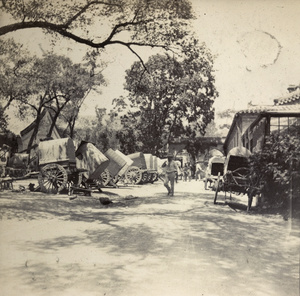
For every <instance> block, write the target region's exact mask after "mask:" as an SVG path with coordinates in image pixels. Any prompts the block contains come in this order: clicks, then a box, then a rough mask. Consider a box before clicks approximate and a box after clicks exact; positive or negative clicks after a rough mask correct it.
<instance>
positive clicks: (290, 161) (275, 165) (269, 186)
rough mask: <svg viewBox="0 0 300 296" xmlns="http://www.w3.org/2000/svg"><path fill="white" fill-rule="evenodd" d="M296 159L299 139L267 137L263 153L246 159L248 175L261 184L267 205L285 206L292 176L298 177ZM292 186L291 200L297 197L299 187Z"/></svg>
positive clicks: (298, 155) (285, 136)
mask: <svg viewBox="0 0 300 296" xmlns="http://www.w3.org/2000/svg"><path fill="white" fill-rule="evenodd" d="M298 135H299V134H298ZM299 157H300V138H299V136H297V135H295V134H292V135H291V134H279V135H278V134H271V135H270V136H269V137H268V138H267V140H266V143H265V146H264V148H263V150H262V151H261V152H256V153H253V155H252V156H251V157H250V160H251V162H250V164H251V172H252V175H254V176H257V177H258V178H259V179H260V180H261V181H263V182H264V183H265V186H264V191H263V193H264V196H265V197H266V199H267V202H268V203H269V204H270V205H280V204H285V203H286V202H287V200H288V197H289V190H290V189H291V185H292V184H291V182H292V180H293V176H294V172H296V174H299V173H300V161H299ZM295 185H296V186H295ZM293 186H294V193H293V196H294V197H296V196H298V197H299V196H300V184H299V183H298V184H295V182H294V184H293Z"/></svg>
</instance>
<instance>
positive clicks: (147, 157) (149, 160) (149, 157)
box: [144, 153, 153, 170]
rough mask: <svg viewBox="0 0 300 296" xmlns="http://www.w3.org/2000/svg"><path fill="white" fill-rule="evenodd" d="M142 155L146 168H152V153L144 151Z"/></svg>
mask: <svg viewBox="0 0 300 296" xmlns="http://www.w3.org/2000/svg"><path fill="white" fill-rule="evenodd" d="M144 156H145V161H146V166H147V170H153V155H152V154H150V153H145V154H144Z"/></svg>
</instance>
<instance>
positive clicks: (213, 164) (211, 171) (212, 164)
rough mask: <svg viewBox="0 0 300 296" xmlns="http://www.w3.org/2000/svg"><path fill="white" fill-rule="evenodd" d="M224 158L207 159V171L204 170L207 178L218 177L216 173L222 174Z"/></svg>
mask: <svg viewBox="0 0 300 296" xmlns="http://www.w3.org/2000/svg"><path fill="white" fill-rule="evenodd" d="M224 162H225V157H224V156H213V157H211V158H210V159H209V161H208V165H207V169H206V177H209V176H211V175H212V176H218V173H220V174H221V176H222V175H223V172H224Z"/></svg>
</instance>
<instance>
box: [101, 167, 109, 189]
mask: <svg viewBox="0 0 300 296" xmlns="http://www.w3.org/2000/svg"><path fill="white" fill-rule="evenodd" d="M109 181H110V173H109V171H108V170H107V169H106V170H104V172H103V173H102V174H101V183H102V185H103V186H107V185H108V184H109Z"/></svg>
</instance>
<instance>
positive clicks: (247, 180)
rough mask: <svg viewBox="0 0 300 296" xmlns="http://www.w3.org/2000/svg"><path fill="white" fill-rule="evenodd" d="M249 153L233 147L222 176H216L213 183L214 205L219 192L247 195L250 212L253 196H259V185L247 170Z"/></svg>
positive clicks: (257, 180)
mask: <svg viewBox="0 0 300 296" xmlns="http://www.w3.org/2000/svg"><path fill="white" fill-rule="evenodd" d="M250 155H251V152H250V151H249V150H248V149H246V148H245V147H235V148H233V149H231V150H230V151H229V153H228V154H227V156H226V159H225V163H224V172H223V176H221V174H220V173H219V174H218V178H217V180H216V183H215V198H214V204H216V203H217V198H218V193H219V192H220V191H224V192H225V199H226V193H227V192H229V193H230V198H231V194H232V193H235V194H247V196H248V206H247V211H249V210H250V208H251V205H252V200H253V197H254V196H255V195H258V194H260V191H261V183H260V180H259V179H258V178H256V177H253V176H251V174H250V168H249V157H250Z"/></svg>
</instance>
